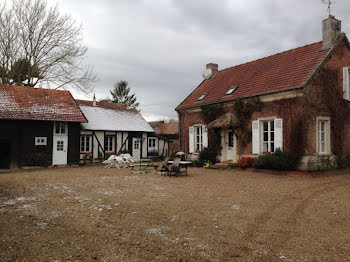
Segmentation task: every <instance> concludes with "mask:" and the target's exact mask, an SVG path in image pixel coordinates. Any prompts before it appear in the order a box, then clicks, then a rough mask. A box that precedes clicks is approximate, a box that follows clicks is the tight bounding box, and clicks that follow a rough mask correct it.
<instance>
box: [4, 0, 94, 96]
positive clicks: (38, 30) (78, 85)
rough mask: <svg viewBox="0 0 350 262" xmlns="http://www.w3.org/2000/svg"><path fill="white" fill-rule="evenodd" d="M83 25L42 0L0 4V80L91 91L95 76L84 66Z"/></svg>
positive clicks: (85, 50) (85, 91) (85, 49)
mask: <svg viewBox="0 0 350 262" xmlns="http://www.w3.org/2000/svg"><path fill="white" fill-rule="evenodd" d="M86 52H87V48H86V47H85V46H84V45H83V44H82V26H81V25H79V24H77V23H76V21H75V20H74V19H72V18H71V16H70V15H63V14H61V13H60V12H59V9H58V6H57V5H56V6H48V4H47V2H46V1H45V0H14V1H13V2H12V5H7V4H6V3H5V4H3V5H0V58H1V59H0V80H1V82H2V83H3V84H17V85H18V84H20V85H28V86H33V87H34V86H36V87H49V88H55V89H58V88H64V89H67V88H74V89H76V90H79V91H82V92H84V93H90V92H91V91H92V90H93V86H92V85H93V83H94V82H95V81H96V75H95V74H94V73H93V70H92V68H91V66H86V65H84V59H85V55H86Z"/></svg>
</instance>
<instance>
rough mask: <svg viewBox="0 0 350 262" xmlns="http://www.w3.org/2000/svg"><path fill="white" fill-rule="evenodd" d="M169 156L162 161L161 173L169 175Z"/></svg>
mask: <svg viewBox="0 0 350 262" xmlns="http://www.w3.org/2000/svg"><path fill="white" fill-rule="evenodd" d="M168 161H169V157H166V158H165V159H164V161H163V163H162V168H161V169H160V171H159V172H160V174H161V175H167V174H168V172H169V166H168Z"/></svg>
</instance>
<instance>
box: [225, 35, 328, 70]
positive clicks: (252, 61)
mask: <svg viewBox="0 0 350 262" xmlns="http://www.w3.org/2000/svg"><path fill="white" fill-rule="evenodd" d="M320 43H322V41H319V42H315V43H311V44H306V45H303V46H299V47H295V48H292V49H288V50H284V51H282V52H279V53H275V54H272V55H268V56H264V57H261V58H257V59H254V60H251V61H247V62H245V63H242V64H238V65H234V66H230V67H227V68H224V69H221V70H219V71H218V73H220V72H223V71H226V70H229V69H233V68H237V67H239V66H243V65H247V64H250V63H254V62H258V61H260V60H264V59H266V58H271V57H273V56H277V55H281V54H284V53H288V52H291V51H294V50H297V49H300V48H305V47H308V46H312V45H317V44H320ZM328 50H329V49H328ZM320 51H321V50H320Z"/></svg>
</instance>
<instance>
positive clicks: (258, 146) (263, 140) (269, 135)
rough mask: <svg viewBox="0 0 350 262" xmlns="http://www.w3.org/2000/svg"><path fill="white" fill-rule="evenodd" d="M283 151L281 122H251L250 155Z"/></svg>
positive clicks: (280, 120)
mask: <svg viewBox="0 0 350 262" xmlns="http://www.w3.org/2000/svg"><path fill="white" fill-rule="evenodd" d="M277 148H280V149H283V120H282V119H280V118H276V119H269V120H255V121H253V122H252V153H253V154H261V153H268V152H269V153H272V152H275V151H276V149H277Z"/></svg>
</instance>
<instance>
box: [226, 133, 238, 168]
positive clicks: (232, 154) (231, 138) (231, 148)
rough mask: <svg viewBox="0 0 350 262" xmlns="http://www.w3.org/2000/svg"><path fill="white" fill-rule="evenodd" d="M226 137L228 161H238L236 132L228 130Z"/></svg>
mask: <svg viewBox="0 0 350 262" xmlns="http://www.w3.org/2000/svg"><path fill="white" fill-rule="evenodd" d="M226 139H227V151H226V158H227V161H233V162H236V139H235V135H234V133H233V132H232V131H228V132H227V136H226Z"/></svg>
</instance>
